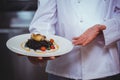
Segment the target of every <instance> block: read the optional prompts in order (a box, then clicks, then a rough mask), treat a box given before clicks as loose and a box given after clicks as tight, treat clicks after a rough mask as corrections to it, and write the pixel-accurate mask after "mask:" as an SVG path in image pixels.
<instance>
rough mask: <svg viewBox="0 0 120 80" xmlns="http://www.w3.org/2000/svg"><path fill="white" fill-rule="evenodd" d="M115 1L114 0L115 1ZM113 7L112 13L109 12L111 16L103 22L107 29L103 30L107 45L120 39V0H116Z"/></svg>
mask: <svg viewBox="0 0 120 80" xmlns="http://www.w3.org/2000/svg"><path fill="white" fill-rule="evenodd" d="M113 2H114V1H113ZM112 4H115V5H114V6H113V7H112V9H111V10H112V11H109V12H112V13H108V14H109V15H110V16H109V17H110V18H108V19H106V21H105V22H104V23H103V24H104V25H105V26H106V29H105V30H103V35H104V40H105V45H106V46H109V45H112V44H114V43H115V42H116V41H118V40H120V0H116V3H112Z"/></svg>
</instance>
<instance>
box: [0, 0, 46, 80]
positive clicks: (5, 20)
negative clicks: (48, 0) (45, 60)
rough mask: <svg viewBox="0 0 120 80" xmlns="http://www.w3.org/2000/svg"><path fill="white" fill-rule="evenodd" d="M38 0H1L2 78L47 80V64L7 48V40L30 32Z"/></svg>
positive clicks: (9, 79) (0, 61)
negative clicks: (19, 54) (33, 62)
mask: <svg viewBox="0 0 120 80" xmlns="http://www.w3.org/2000/svg"><path fill="white" fill-rule="evenodd" d="M36 9H37V0H0V74H1V75H0V80H47V74H46V73H45V64H44V65H43V66H42V67H41V66H40V65H33V64H31V63H30V62H29V60H28V59H27V58H26V57H24V56H17V55H16V54H14V53H13V52H11V51H10V50H8V49H7V47H6V41H7V40H8V39H9V38H11V37H13V36H16V35H19V34H24V33H29V31H28V27H29V24H30V22H31V20H32V18H33V16H34V13H35V11H36Z"/></svg>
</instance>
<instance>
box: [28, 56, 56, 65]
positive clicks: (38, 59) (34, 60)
mask: <svg viewBox="0 0 120 80" xmlns="http://www.w3.org/2000/svg"><path fill="white" fill-rule="evenodd" d="M56 58H57V57H55V56H52V57H31V56H28V60H29V61H30V62H31V63H33V64H39V63H45V62H46V61H48V60H54V59H56Z"/></svg>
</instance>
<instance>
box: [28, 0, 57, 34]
mask: <svg viewBox="0 0 120 80" xmlns="http://www.w3.org/2000/svg"><path fill="white" fill-rule="evenodd" d="M56 21H57V20H56V0H38V9H37V11H36V13H35V15H34V17H33V20H32V22H31V24H30V27H29V31H30V33H37V34H38V33H39V34H55V23H56Z"/></svg>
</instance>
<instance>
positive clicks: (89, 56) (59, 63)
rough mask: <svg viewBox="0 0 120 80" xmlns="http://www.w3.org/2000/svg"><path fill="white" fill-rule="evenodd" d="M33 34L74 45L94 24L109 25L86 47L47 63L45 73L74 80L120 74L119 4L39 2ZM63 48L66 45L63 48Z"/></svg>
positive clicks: (115, 0) (106, 0)
mask: <svg viewBox="0 0 120 80" xmlns="http://www.w3.org/2000/svg"><path fill="white" fill-rule="evenodd" d="M39 4H40V5H38V9H37V11H36V14H35V16H34V18H33V20H32V22H31V25H30V28H29V30H30V32H31V33H40V34H56V35H59V36H62V37H65V38H67V39H69V40H71V41H72V38H73V37H77V36H79V35H81V34H82V33H83V32H84V31H85V30H86V29H88V28H90V27H92V26H93V25H95V24H104V25H106V30H104V31H103V35H102V34H101V35H99V36H98V37H97V38H96V39H95V40H94V41H92V42H91V43H90V44H88V45H87V46H84V47H83V46H74V48H73V50H72V51H71V52H69V53H68V54H65V55H62V56H61V57H59V58H57V59H55V60H51V61H48V64H47V67H46V72H48V73H51V74H54V75H58V76H62V77H67V78H72V79H83V80H88V79H96V78H102V77H106V76H111V75H115V74H118V73H120V61H119V54H118V49H117V45H116V43H117V41H118V40H119V39H120V33H119V32H120V0H39ZM63 45H64V44H63Z"/></svg>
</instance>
